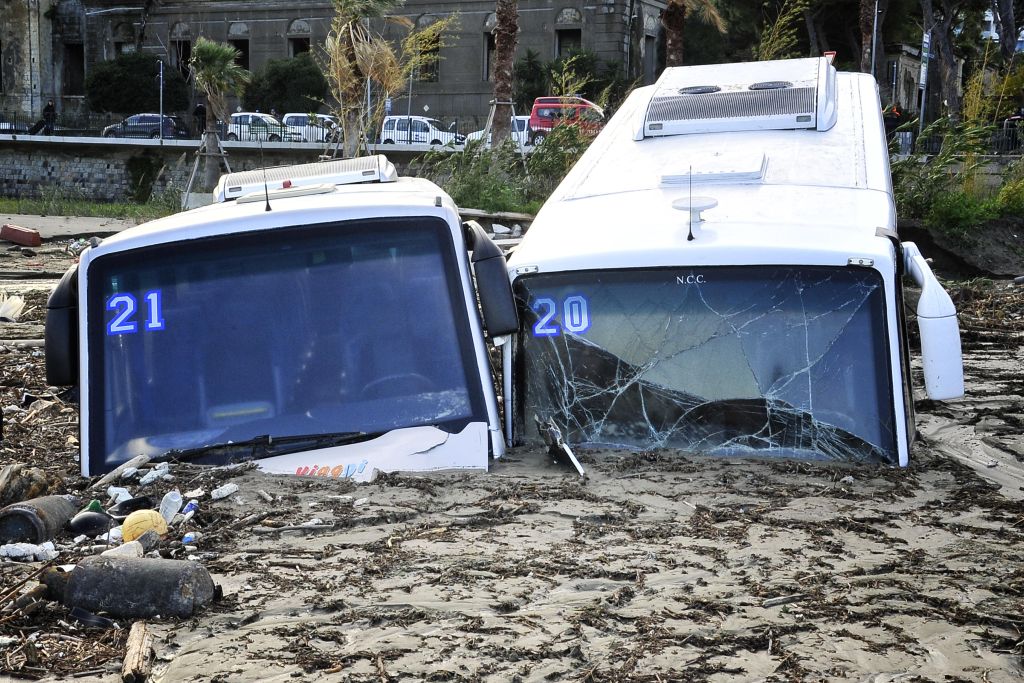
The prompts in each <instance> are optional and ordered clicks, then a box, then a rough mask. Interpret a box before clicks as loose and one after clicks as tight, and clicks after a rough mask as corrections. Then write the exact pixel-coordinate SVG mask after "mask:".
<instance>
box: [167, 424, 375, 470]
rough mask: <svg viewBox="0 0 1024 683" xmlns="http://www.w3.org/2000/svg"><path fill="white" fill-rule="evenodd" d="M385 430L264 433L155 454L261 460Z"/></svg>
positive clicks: (175, 457)
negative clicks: (282, 434)
mask: <svg viewBox="0 0 1024 683" xmlns="http://www.w3.org/2000/svg"><path fill="white" fill-rule="evenodd" d="M383 434H384V432H333V433H327V434H300V435H295V436H279V437H275V436H272V435H270V434H263V435H261V436H254V437H252V438H251V439H244V440H242V441H229V442H225V443H214V444H209V445H206V446H196V447H194V448H185V449H171V450H169V451H167V452H166V453H164V454H163V455H160V456H157V457H155V458H153V459H152V462H160V461H161V460H172V461H177V462H192V461H195V460H201V459H206V458H210V459H214V460H217V461H218V462H217V464H226V463H222V462H219V461H220V460H221V459H224V460H226V461H227V462H244V461H246V460H259V459H261V458H270V457H274V456H278V455H288V454H289V453H297V452H299V451H305V450H314V449H318V448H330V447H332V446H345V445H348V444H352V443H359V442H361V441H369V440H370V439H375V438H377V437H378V436H381V435H383ZM239 451H244V453H239Z"/></svg>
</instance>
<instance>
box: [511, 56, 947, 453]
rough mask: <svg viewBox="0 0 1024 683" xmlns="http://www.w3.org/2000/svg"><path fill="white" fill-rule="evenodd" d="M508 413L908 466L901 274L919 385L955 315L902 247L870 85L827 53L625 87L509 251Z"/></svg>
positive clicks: (642, 444)
mask: <svg viewBox="0 0 1024 683" xmlns="http://www.w3.org/2000/svg"><path fill="white" fill-rule="evenodd" d="M509 274H510V279H511V281H512V283H513V290H514V293H515V296H516V299H517V302H518V306H519V315H520V329H519V331H518V333H517V334H515V335H514V336H513V338H512V339H511V341H510V342H509V343H507V344H505V351H504V371H505V372H504V381H505V387H504V389H505V390H504V395H505V401H506V406H505V408H506V412H505V415H506V421H507V424H506V429H507V431H508V433H509V435H510V438H511V440H512V442H513V443H516V444H524V443H525V444H529V443H537V444H540V442H541V440H542V439H543V438H544V437H545V436H548V435H549V434H550V433H551V431H552V430H557V432H559V433H560V435H561V437H562V438H563V439H564V441H565V443H567V444H568V445H570V446H574V445H575V446H587V445H591V446H608V447H625V448H633V449H648V448H659V447H667V448H679V449H683V450H686V451H689V452H697V453H707V454H722V455H762V456H769V457H771V456H786V457H809V458H816V459H817V458H820V459H843V460H853V461H881V462H886V463H892V464H899V465H906V464H907V458H908V451H909V446H910V443H911V441H912V439H913V436H914V433H915V429H914V412H913V396H912V388H911V384H910V379H911V378H910V375H911V372H910V356H909V351H908V339H907V327H906V320H905V317H906V313H905V302H904V295H903V287H902V281H903V280H904V278H908V277H909V278H910V279H911V280H912V281H913V282H914V283H916V285H917V286H918V287H920V288H921V289H922V293H921V297H920V303H919V304H918V305H917V310H916V314H917V319H918V324H919V326H920V333H921V344H922V351H923V354H922V355H923V362H924V375H925V386H926V390H927V393H928V395H929V396H930V397H932V398H936V399H944V398H953V397H957V396H960V395H961V394H962V393H963V371H962V364H961V357H960V337H959V329H958V326H957V320H956V311H955V309H954V307H953V304H952V301H951V300H950V298H949V296H948V295H947V294H946V292H945V291H944V290H943V288H942V286H941V285H940V284H939V283H938V281H937V280H936V279H935V277H934V276H933V274H932V272H931V270H930V268H929V266H928V264H927V262H926V261H925V260H924V258H923V257H922V256H921V254H920V253H919V251H918V250H917V248H916V246H914V245H913V244H912V243H901V242H900V240H899V238H898V237H897V233H896V212H895V206H894V203H893V193H892V184H891V179H890V174H889V156H888V150H887V148H886V141H885V135H884V129H883V125H882V117H881V107H880V104H879V99H878V94H877V88H876V85H875V82H874V80H873V79H872V78H871V77H870V76H867V75H864V74H853V73H837V72H836V70H835V69H834V68H833V67H832V66H831V64H830V63H829V61H828V60H826V59H798V60H783V61H770V62H758V63H751V64H731V65H713V66H694V67H680V68H673V69H667V70H666V71H665V72H664V74H663V75H662V77H661V78H660V79H659V81H658V82H657V83H656V84H655V85H653V86H649V87H645V88H640V89H638V90H637V91H635V92H634V93H632V95H631V96H630V97H629V98H628V99H627V101H626V102H625V103H624V104H623V106H622V107H621V108H620V109H619V111H618V112H617V113H616V114H615V116H614V117H613V118H612V120H611V121H610V122H609V124H608V125H607V126H606V127H605V129H604V130H603V131H602V132H601V133H600V135H598V137H597V138H596V139H595V141H594V143H593V144H592V145H591V147H590V148H589V149H588V151H587V152H586V153H585V154H584V156H583V157H582V158H581V160H580V161H579V162H578V163H577V164H576V166H575V167H574V168H573V170H572V171H571V172H570V173H569V175H568V176H567V177H566V179H565V180H564V182H562V184H561V185H560V186H559V187H558V189H557V190H556V191H555V193H554V194H553V195H552V197H551V198H550V199H549V200H548V201H547V202H546V203H545V205H544V206H543V208H542V209H541V211H540V213H539V214H538V216H537V218H536V220H535V221H534V222H533V224H532V226H531V227H530V229H529V231H528V232H527V234H526V237H525V238H524V240H523V242H522V244H521V245H520V246H519V247H518V249H517V250H516V251H515V253H514V255H513V256H512V257H511V258H510V260H509Z"/></svg>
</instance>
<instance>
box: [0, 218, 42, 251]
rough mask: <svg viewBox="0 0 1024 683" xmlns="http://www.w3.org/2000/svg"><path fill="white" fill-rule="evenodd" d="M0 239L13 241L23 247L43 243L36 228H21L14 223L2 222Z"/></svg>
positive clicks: (36, 245)
mask: <svg viewBox="0 0 1024 683" xmlns="http://www.w3.org/2000/svg"><path fill="white" fill-rule="evenodd" d="M0 240H7V241H8V242H14V243H15V244H20V245H21V246H23V247H38V246H40V245H42V243H43V238H42V237H41V236H40V235H39V231H38V230H33V229H32V228H23V227H21V226H20V225H15V224H14V223H4V224H3V226H0Z"/></svg>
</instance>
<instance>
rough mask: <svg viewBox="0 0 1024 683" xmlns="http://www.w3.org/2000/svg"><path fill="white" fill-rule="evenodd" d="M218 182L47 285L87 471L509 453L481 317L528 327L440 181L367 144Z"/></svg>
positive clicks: (51, 336) (59, 361) (53, 339)
mask: <svg viewBox="0 0 1024 683" xmlns="http://www.w3.org/2000/svg"><path fill="white" fill-rule="evenodd" d="M215 194H216V198H217V200H218V202H217V203H215V204H213V205H210V206H207V207H203V208H201V209H196V210H194V211H189V212H185V213H180V214H177V215H174V216H169V217H167V218H163V219H160V220H157V221H153V222H151V223H148V224H145V225H141V226H138V227H136V228H132V229H129V230H126V231H124V232H122V233H119V234H118V235H116V236H113V237H110V238H108V239H105V240H103V241H102V242H97V243H96V244H94V245H93V246H91V247H90V248H88V249H86V250H85V251H84V252H83V253H82V255H81V259H80V263H79V264H78V265H76V266H75V267H74V268H72V269H71V270H70V271H69V272H68V273H67V274H66V275H65V277H64V278H63V279H62V280H61V282H60V284H59V285H58V286H57V288H56V289H55V290H54V292H53V293H52V295H51V297H50V300H49V302H48V305H47V308H48V310H47V322H46V365H47V376H48V381H49V382H50V383H51V384H54V385H77V386H78V387H79V389H80V406H81V454H82V458H81V462H82V474H83V475H86V476H90V475H95V474H99V473H104V472H107V471H109V470H111V469H112V468H114V467H116V466H117V465H119V464H121V463H123V462H125V461H127V460H129V459H131V458H133V457H135V456H138V455H146V456H149V457H150V458H152V459H160V458H178V459H187V460H193V461H197V462H203V463H213V464H223V463H228V462H235V461H239V460H250V459H252V460H256V461H258V464H259V465H260V467H261V468H263V469H265V470H267V471H271V472H281V473H292V474H305V475H314V476H323V477H349V478H355V479H366V478H369V477H371V476H372V473H373V472H374V471H375V470H379V471H394V470H404V471H417V470H434V469H449V468H471V469H481V470H486V469H487V467H488V461H489V457H490V456H499V455H501V454H502V452H503V450H504V437H503V434H502V430H501V424H500V421H499V419H498V406H497V400H496V397H495V393H494V383H493V377H492V374H491V370H490V363H489V360H488V354H487V348H486V346H485V342H484V330H485V327H486V329H487V331H488V332H489V333H490V334H492V335H501V334H506V333H508V332H510V331H512V330H514V329H515V328H516V311H515V307H514V303H513V300H512V294H511V289H510V288H509V282H508V277H507V270H506V266H505V260H504V257H503V256H502V255H501V252H500V251H499V250H498V248H497V247H496V246H495V245H494V243H493V242H491V241H490V239H489V238H487V236H486V235H485V234H484V233H483V232H482V231H481V230H479V228H464V227H463V225H462V224H461V223H460V221H459V215H458V211H457V208H456V207H455V205H454V204H453V202H452V201H451V199H450V198H449V197H448V196H447V195H446V194H445V193H444V192H442V191H441V190H440V189H439V188H438V187H437V186H435V185H433V184H432V183H429V182H427V181H425V180H419V179H413V178H399V177H398V176H397V174H396V172H395V168H394V166H392V165H391V164H390V163H389V162H388V161H387V160H386V159H385V158H384V157H382V156H374V157H365V158H361V159H352V160H346V161H334V162H325V163H321V164H306V165H300V166H290V167H281V168H273V169H267V170H266V171H265V172H264V171H249V172H244V173H235V174H230V175H227V176H224V177H223V178H221V181H220V184H219V186H218V188H217V190H216V193H215ZM467 247H468V249H472V258H470V255H469V253H468V250H467ZM470 263H472V264H473V266H474V269H475V272H476V282H477V283H479V289H477V287H476V286H475V285H474V280H473V278H471V276H470ZM478 295H479V298H480V300H481V303H482V306H483V313H484V316H483V318H484V320H483V324H481V323H482V321H481V319H480V315H479V314H478V308H477V298H478Z"/></svg>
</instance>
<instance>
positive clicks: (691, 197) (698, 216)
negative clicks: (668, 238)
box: [686, 164, 700, 242]
mask: <svg viewBox="0 0 1024 683" xmlns="http://www.w3.org/2000/svg"><path fill="white" fill-rule="evenodd" d="M687 177H688V178H689V180H690V196H689V197H688V198H687V200H686V201H687V203H688V204H689V205H690V206H693V164H690V173H689V175H688V176H687ZM697 218H698V220H699V219H700V214H698V215H697ZM686 241H687V242H692V241H693V211H691V212H690V234H689V235H687V236H686Z"/></svg>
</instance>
